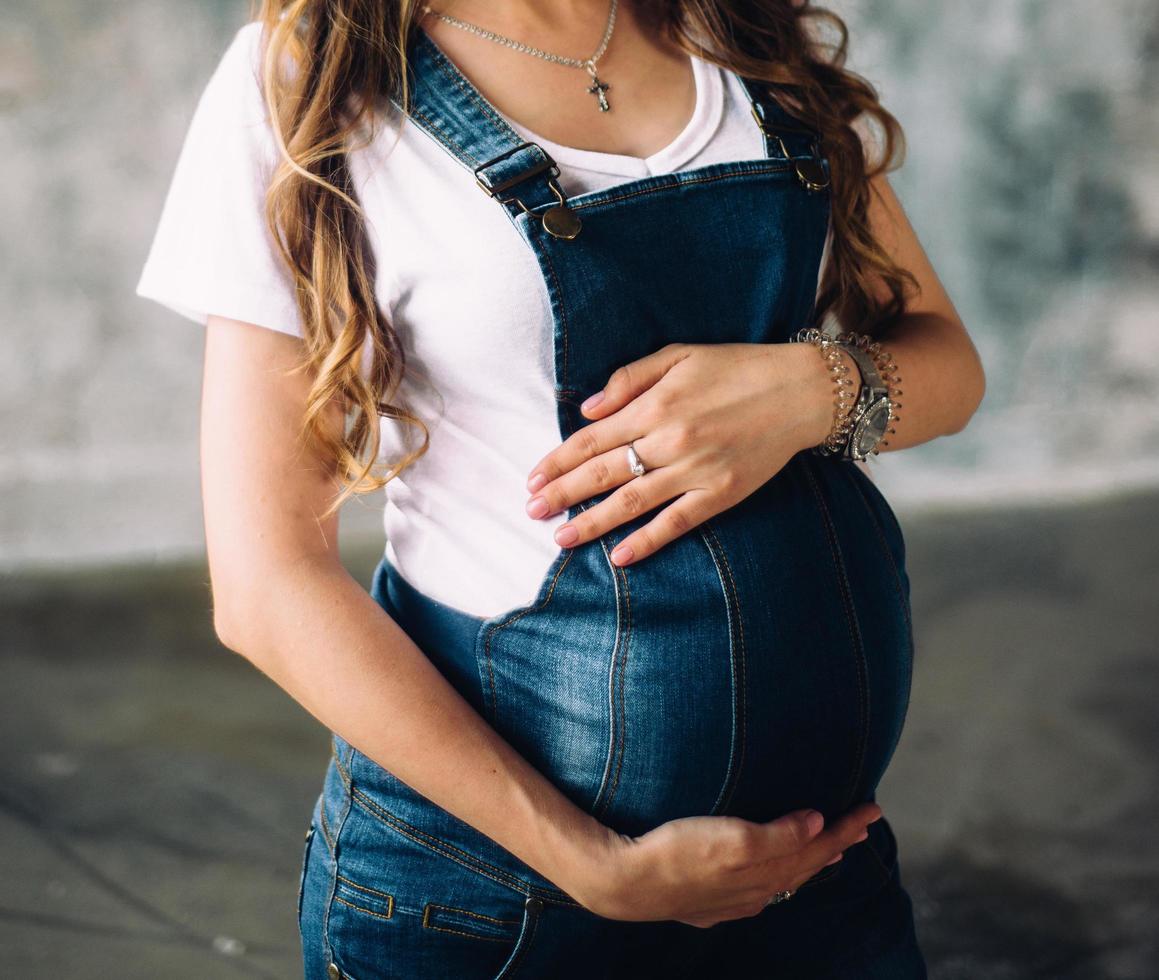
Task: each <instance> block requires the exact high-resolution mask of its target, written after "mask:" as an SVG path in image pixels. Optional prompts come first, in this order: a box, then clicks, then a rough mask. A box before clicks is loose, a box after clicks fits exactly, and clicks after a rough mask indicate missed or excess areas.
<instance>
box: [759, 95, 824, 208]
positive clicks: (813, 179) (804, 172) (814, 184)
mask: <svg viewBox="0 0 1159 980" xmlns="http://www.w3.org/2000/svg"><path fill="white" fill-rule="evenodd" d="M750 108H751V110H752V114H753V118H754V119H755V120H756V121H757V126H759V127H760V130H761V132H762V133H764V134H765V136H771V137H772V138H773V139H775V140H776V141H777V145H778V146H779V147H780V148H781V154H782V155H783V156H784V158H785V159H786V160H788V161H789V162H790V163H792V165H793V170H794V171H796V174H797V179H798V180H799V181H800V182H801V183H802V184H803V185H804V187H805V190H807V191H823V190H825V188H826V187H828V186H829V175H828V174H827V173H826V172H825V168H824V167H823V166H822V165H821V147H820V141H819V139H818V136H817V133H816V131H814V130H812V129H807V128H805V127H803V126H785V125H782V124H777V127H776V129H770V128H769V124H768V120H766V119H765V114H764V113H765V107H764V106H763V105H762V104H761V103H760V101H754V102H753V104H752V106H751V107H750ZM782 133H803V134H804V135H806V136H808V137H809V138H810V141H811V143H812V145H813V155H812V156H811V157H794V156H793V155H792V154H791V153H790V152H789V150H788V148H787V147H786V146H785V141H784V140H783V139H781V134H782Z"/></svg>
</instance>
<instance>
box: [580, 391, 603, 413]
mask: <svg viewBox="0 0 1159 980" xmlns="http://www.w3.org/2000/svg"><path fill="white" fill-rule="evenodd" d="M603 400H604V393H603V392H602V391H597V392H596V393H595V394H594V395H589V396H588V397H587V398H585V399H584V400H583V403H582V404H581V405H580V408H582V409H583V410H584V411H585V412H586V411H588V410H589V409H593V408H595V407H596V406H597V405H598V404H599V403H600V402H602V401H603Z"/></svg>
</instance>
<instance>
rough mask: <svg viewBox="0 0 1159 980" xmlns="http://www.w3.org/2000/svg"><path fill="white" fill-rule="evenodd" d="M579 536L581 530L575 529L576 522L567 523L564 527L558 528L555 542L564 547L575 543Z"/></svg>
mask: <svg viewBox="0 0 1159 980" xmlns="http://www.w3.org/2000/svg"><path fill="white" fill-rule="evenodd" d="M578 537H579V531H577V530H576V529H575V525H574V524H565V525H563V527H560V528H556V531H555V543H556V544H558V545H560V546H561V547H563V548H566V547H567V546H568V545H572V544H575V542H576V539H577V538H578Z"/></svg>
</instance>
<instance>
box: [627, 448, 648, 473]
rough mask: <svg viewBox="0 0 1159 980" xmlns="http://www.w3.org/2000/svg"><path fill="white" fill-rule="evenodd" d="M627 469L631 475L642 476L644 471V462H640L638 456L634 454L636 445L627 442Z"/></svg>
mask: <svg viewBox="0 0 1159 980" xmlns="http://www.w3.org/2000/svg"><path fill="white" fill-rule="evenodd" d="M628 469H630V470H631V471H632V475H633V476H643V475H644V474H645V473H646V472H648V471H647V470H646V469H644V464H643V463H641V462H640V457H639V456H638V455H637V454H636V447H635V446H633V445H632V443H628Z"/></svg>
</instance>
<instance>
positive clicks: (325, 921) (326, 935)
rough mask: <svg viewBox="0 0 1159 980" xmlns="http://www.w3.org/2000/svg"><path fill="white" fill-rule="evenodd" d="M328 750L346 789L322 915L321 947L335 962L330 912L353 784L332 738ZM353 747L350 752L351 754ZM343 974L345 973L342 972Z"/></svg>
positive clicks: (336, 892)
mask: <svg viewBox="0 0 1159 980" xmlns="http://www.w3.org/2000/svg"><path fill="white" fill-rule="evenodd" d="M330 750H331V754H332V755H333V757H334V761H335V768H336V769H337V770H338V775H339V778H340V779H341V780H342V785H343V786H344V787H345V789H346V793H345V795H344V797H343V800H342V802H343V806H342V810H341V814H340V816H339V820H338V826H337V827H336V828H335V829H334V851H333V853H332V854H331V860H330V861H329V862H328V864H329V865H330V866H331V868H332V869H333V870H332V873H331V875H330V888H329V897H328V898H327V900H326V908H325V911H324V912H323V914H322V947H323V949H324V950H325V953H326V957H327V959H328V960H329V961H330V962H331V963H334V962H335V959H336V957H335V955H334V946H333V945H332V944H331V942H330V912H331V910H332V909H333V907H334V902H335V900H336V899H338V860H339V841H340V839H341V837H342V830H343V828H344V827H345V826H346V820H347V818H348V817H349V816H350V809H351V807H352V806H353V803H354V800H353V789H354V784H353V782H352V780H351V778H350V771H349V768H348V767H344V766H343V764H342V757H341V753H340V752H338V750H337V746H336V745H335V743H334V740H333V738H331V740H330ZM353 751H354V749H353V746H352V747H351V752H353ZM343 972H345V971H343Z"/></svg>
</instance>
